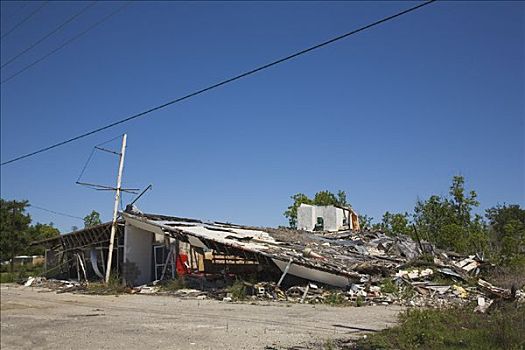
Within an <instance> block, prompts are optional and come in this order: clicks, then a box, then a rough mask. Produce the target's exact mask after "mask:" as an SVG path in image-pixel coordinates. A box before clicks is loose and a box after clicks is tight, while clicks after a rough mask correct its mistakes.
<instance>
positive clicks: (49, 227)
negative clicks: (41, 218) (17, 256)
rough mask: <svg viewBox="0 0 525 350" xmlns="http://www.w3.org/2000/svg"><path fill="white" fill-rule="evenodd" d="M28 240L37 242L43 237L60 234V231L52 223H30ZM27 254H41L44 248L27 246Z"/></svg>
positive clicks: (47, 237) (52, 236)
mask: <svg viewBox="0 0 525 350" xmlns="http://www.w3.org/2000/svg"><path fill="white" fill-rule="evenodd" d="M27 232H28V239H29V242H38V241H42V240H44V239H49V238H54V237H58V236H60V231H59V230H58V229H57V228H56V227H54V226H53V223H52V222H51V223H49V224H41V223H37V224H36V225H31V226H30V227H29V229H28V231H27ZM28 254H29V255H43V254H44V248H42V247H38V246H32V247H28Z"/></svg>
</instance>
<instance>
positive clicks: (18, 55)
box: [0, 1, 96, 68]
mask: <svg viewBox="0 0 525 350" xmlns="http://www.w3.org/2000/svg"><path fill="white" fill-rule="evenodd" d="M95 4H96V1H93V2H91V3H89V4H88V5H87V6H84V7H83V8H82V9H80V11H78V12H76V13H75V14H73V16H71V17H69V18H68V19H67V20H66V21H65V22H63V23H62V24H60V25H59V26H58V27H56V28H55V29H53V30H52V31H50V32H49V33H47V34H46V35H44V36H43V37H41V38H40V39H38V40H37V41H35V42H34V43H32V44H31V45H29V46H28V47H27V48H25V49H24V50H22V51H20V52H19V53H18V54H16V55H15V56H13V57H11V58H10V59H9V60H8V61H7V62H5V63H4V64H3V65H2V66H0V68H4V67H5V66H7V65H8V64H10V63H11V62H13V61H14V60H16V59H17V58H18V57H20V56H22V55H23V54H25V53H26V52H27V51H29V50H31V49H32V48H33V47H35V46H37V45H38V44H40V43H41V42H43V41H44V40H46V39H47V38H49V37H50V36H51V35H53V34H55V33H56V32H58V31H60V30H61V29H62V28H64V27H65V26H67V25H68V24H69V23H71V22H72V21H73V20H74V19H75V18H77V17H78V16H80V15H81V14H83V13H84V12H86V11H87V10H88V9H90V8H91V7H93V6H94V5H95Z"/></svg>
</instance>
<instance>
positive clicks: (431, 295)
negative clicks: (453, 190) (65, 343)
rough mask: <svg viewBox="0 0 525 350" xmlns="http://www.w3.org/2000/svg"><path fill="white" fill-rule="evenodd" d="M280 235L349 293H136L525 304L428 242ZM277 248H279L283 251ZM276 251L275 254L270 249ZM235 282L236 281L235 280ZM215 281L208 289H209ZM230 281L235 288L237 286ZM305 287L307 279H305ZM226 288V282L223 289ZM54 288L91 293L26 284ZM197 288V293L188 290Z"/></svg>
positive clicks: (320, 288) (326, 289)
mask: <svg viewBox="0 0 525 350" xmlns="http://www.w3.org/2000/svg"><path fill="white" fill-rule="evenodd" d="M299 232H300V231H287V230H273V231H270V230H269V233H271V235H272V237H273V238H275V240H276V242H278V243H276V244H277V246H278V249H279V251H280V254H281V255H283V254H284V255H286V256H287V257H289V258H290V261H292V259H293V263H294V264H297V263H299V264H300V263H301V262H302V261H303V262H305V265H304V266H306V265H308V266H312V265H316V266H318V267H319V269H323V270H325V271H326V270H328V271H331V272H333V271H339V272H344V275H345V276H347V277H349V279H348V281H349V282H348V285H347V286H346V288H337V287H334V286H329V285H326V284H321V283H318V282H315V281H308V280H303V281H304V282H299V283H297V282H296V281H294V284H292V285H290V283H288V284H285V283H283V285H281V282H283V278H284V275H285V274H283V276H281V279H280V281H279V282H277V283H276V282H275V281H259V282H257V283H248V282H242V283H243V286H242V290H243V293H244V294H243V296H242V298H239V297H238V296H234V295H233V294H232V293H231V292H229V290H228V287H227V283H225V281H226V279H224V278H225V276H223V277H224V278H223V279H221V278H220V276H215V277H214V278H212V279H210V280H206V278H205V277H202V276H192V275H187V276H185V277H184V279H185V280H186V284H185V285H184V286H183V287H184V288H180V289H177V288H171V289H169V288H163V282H161V281H154V282H153V283H152V284H151V285H143V286H139V287H134V288H128V289H127V290H126V291H127V292H129V293H138V294H169V295H174V296H177V297H183V298H188V297H189V298H197V299H201V300H202V299H205V298H211V299H218V300H222V301H224V302H233V301H236V300H237V299H245V300H267V301H287V302H294V303H309V304H316V303H324V304H335V305H355V306H360V305H389V304H398V305H405V306H415V307H447V306H451V305H462V304H466V303H477V307H476V311H477V312H486V310H487V309H488V308H489V307H490V306H491V305H492V303H493V302H494V300H496V299H507V300H508V299H516V300H518V301H521V302H525V291H524V290H523V286H520V287H521V289H519V288H517V289H516V290H513V291H511V290H508V289H504V288H499V287H496V286H494V285H492V284H490V283H489V282H487V281H485V280H483V279H481V278H479V276H480V274H481V272H482V270H483V269H484V268H485V267H486V266H489V265H490V264H488V263H487V262H486V261H484V259H483V258H482V257H480V256H477V255H470V256H467V257H465V256H460V255H458V254H456V253H453V252H446V251H440V250H438V249H436V248H435V247H433V246H432V245H431V244H429V243H427V242H417V243H416V242H415V241H413V240H412V239H411V238H409V237H408V236H403V235H399V236H395V237H390V236H387V235H385V234H383V233H381V232H368V231H365V232H359V233H357V232H337V233H328V232H321V233H315V234H314V233H304V234H303V233H299ZM276 249H277V248H276ZM270 250H271V249H270ZM233 278H234V280H235V276H233ZM204 280H206V281H205V282H206V283H207V284H206V286H205V283H204V282H203V281H204ZM231 281H232V280H231V279H230V281H229V282H230V284H231ZM299 281H300V279H299ZM190 282H191V283H190ZM219 282H220V283H219ZM24 285H25V286H26V287H28V286H42V287H47V288H50V289H53V290H57V291H58V292H65V291H75V292H87V291H88V290H89V288H87V285H86V284H85V283H83V284H81V283H79V282H72V281H62V280H51V279H49V280H46V279H45V278H43V277H30V278H28V279H27V280H26V281H25V284H24ZM186 286H189V287H195V288H186Z"/></svg>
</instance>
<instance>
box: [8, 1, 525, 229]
mask: <svg viewBox="0 0 525 350" xmlns="http://www.w3.org/2000/svg"><path fill="white" fill-rule="evenodd" d="M39 4H40V2H30V3H28V4H27V5H25V6H24V7H22V4H21V3H19V2H12V1H3V2H2V3H1V10H2V13H1V18H2V23H1V30H2V33H5V32H6V31H7V30H9V29H10V28H11V27H12V26H14V25H15V24H16V23H17V22H18V21H20V20H21V19H22V18H23V17H24V16H26V15H27V14H28V13H30V11H31V10H32V9H34V8H36V7H37V6H39ZM414 4H415V3H414V2H195V3H190V2H134V3H132V4H131V5H130V6H128V7H127V8H125V9H124V10H123V11H121V12H120V13H118V14H117V15H115V16H114V17H112V18H111V19H110V20H108V21H107V22H105V23H103V24H101V25H100V26H98V27H97V28H96V29H94V30H92V31H90V32H89V33H87V34H86V35H84V36H83V37H82V38H81V39H79V40H77V41H75V42H74V43H72V44H71V45H69V46H67V47H66V48H65V49H63V50H60V51H59V52H57V53H56V54H54V55H52V56H50V57H49V58H48V59H46V60H44V61H43V62H41V63H39V64H37V65H35V66H34V67H32V68H30V69H28V70H27V71H26V72H24V73H22V74H20V75H19V76H17V77H16V78H14V79H12V80H10V81H9V82H6V83H5V84H2V85H1V157H2V161H6V160H8V159H11V158H13V157H16V156H18V155H21V154H23V153H27V152H30V151H33V150H35V149H38V148H40V147H43V146H47V145H49V144H52V143H55V142H58V141H62V140H64V139H66V138H69V137H71V136H75V135H77V134H80V133H83V132H85V131H88V130H90V129H93V128H96V127H99V126H102V125H105V124H107V123H110V122H112V121H115V120H117V119H121V118H123V117H126V116H128V115H130V114H134V113H137V112H140V111H142V110H145V109H147V108H150V107H153V106H155V105H158V104H161V103H163V102H165V101H167V100H170V99H172V98H176V97H179V96H182V95H184V94H186V93H189V92H192V91H193V90H196V89H200V88H202V87H205V86H207V85H209V84H211V83H215V82H217V81H219V80H222V79H225V78H228V77H230V76H232V75H236V74H238V73H241V72H243V71H245V70H248V69H251V68H254V67H256V66H258V65H261V64H264V63H267V62H269V61H272V60H274V59H277V58H280V57H281V56H285V55H288V54H290V53H292V52H294V51H297V50H300V49H303V48H305V47H308V46H311V45H313V44H316V43H318V42H320V41H324V40H326V39H329V38H331V37H333V36H336V35H339V34H342V33H344V32H347V31H350V30H352V29H355V28H357V27H359V26H362V25H365V24H368V23H370V22H373V21H375V20H377V19H380V18H382V17H385V16H387V15H390V14H393V13H395V12H398V11H400V10H402V9H405V8H408V7H411V6H414ZM85 5H86V3H80V2H51V3H49V4H48V5H46V6H45V7H44V8H43V9H42V10H41V11H39V12H38V13H37V14H36V15H35V16H33V17H32V18H31V19H30V20H28V21H27V22H26V23H25V24H24V25H22V26H20V27H19V28H17V29H16V30H15V31H13V32H12V33H10V34H9V35H8V36H6V37H5V38H4V39H2V41H1V59H2V62H6V60H8V59H9V58H11V57H12V56H14V55H16V54H17V53H18V52H20V51H21V50H23V49H24V48H25V47H27V46H28V45H29V44H31V43H32V42H34V41H35V40H37V39H38V38H40V37H41V36H42V35H44V34H45V33H47V32H48V31H50V30H52V29H53V28H54V27H55V26H57V25H59V24H60V23H62V22H63V21H64V20H65V19H66V18H68V17H69V16H71V15H72V14H73V13H74V12H75V11H78V10H79V9H80V8H82V7H83V6H85ZM119 6H121V3H116V2H105V3H97V4H96V5H95V6H94V7H92V8H90V9H89V10H88V11H87V12H86V13H85V14H83V15H82V16H81V17H79V18H78V19H77V20H75V21H74V22H72V23H71V24H70V25H68V26H67V27H65V28H64V30H63V31H61V32H59V33H57V34H56V35H54V36H52V37H51V38H50V39H48V40H46V41H45V42H43V43H42V44H40V45H38V46H37V47H35V48H34V49H33V50H31V51H29V52H28V53H26V54H25V55H23V56H21V57H20V58H19V59H17V60H16V61H15V62H13V63H12V64H10V65H8V66H6V67H5V68H4V69H2V70H1V74H2V80H3V79H5V78H6V77H8V76H9V75H11V74H13V73H14V72H16V71H17V70H19V69H21V68H23V67H24V66H25V65H26V64H28V63H30V62H32V61H33V60H35V59H37V58H39V57H41V56H42V55H44V54H46V53H47V52H49V51H50V50H52V49H54V48H55V47H57V46H59V45H60V44H61V43H62V42H63V41H65V40H67V39H68V38H70V37H72V36H74V35H76V33H78V32H80V31H82V30H84V29H85V28H87V27H88V26H90V25H91V24H92V23H94V22H95V21H97V20H98V19H100V18H101V17H103V16H104V15H105V14H108V13H110V12H111V11H112V10H114V9H116V8H117V7H119ZM124 132H126V133H127V134H128V146H129V147H128V149H127V155H126V162H125V169H124V185H125V186H127V187H141V188H144V187H145V186H147V185H148V184H150V183H151V184H153V190H152V191H150V192H149V193H148V194H147V195H145V196H144V197H143V198H142V199H141V200H140V201H139V203H138V204H139V207H141V208H142V209H143V210H144V211H147V212H155V213H165V214H172V215H179V216H188V217H196V218H203V219H215V220H222V221H230V222H238V223H244V224H251V225H262V226H277V225H284V224H286V219H285V218H284V217H283V216H282V212H283V211H284V210H285V209H286V207H287V206H288V205H289V204H290V196H291V195H292V194H294V193H297V192H303V193H306V194H308V195H312V196H313V194H314V193H315V192H316V191H319V190H325V189H326V190H330V191H334V192H335V191H337V190H339V189H341V190H345V191H346V192H347V194H348V198H349V200H350V202H351V204H352V205H353V206H354V207H355V208H356V209H357V210H358V212H360V213H366V214H368V215H371V216H373V217H374V218H376V219H379V218H380V217H381V215H382V214H383V213H384V212H385V211H386V210H389V211H391V212H392V211H393V212H398V211H411V210H412V209H413V207H414V204H415V201H416V200H417V199H418V198H427V197H428V196H429V195H431V194H446V193H447V191H448V187H449V185H450V182H451V178H452V176H454V175H456V174H461V175H463V176H465V177H466V180H467V188H468V189H474V190H476V191H477V192H478V195H479V200H480V202H481V209H484V208H488V207H491V206H494V205H496V204H498V203H504V202H506V203H518V204H521V205H522V206H523V205H525V165H524V164H525V4H524V3H523V2H451V1H443V2H437V3H434V4H431V5H429V6H426V7H424V8H422V9H420V10H417V11H416V12H413V13H410V14H408V15H406V16H403V17H401V18H398V19H395V20H393V21H391V22H388V23H386V24H383V25H381V26H378V27H375V28H373V29H371V30H369V31H366V32H363V33H360V34H358V35H355V36H352V37H350V38H348V39H346V40H343V41H340V42H338V43H336V44H334V45H331V46H329V47H326V48H323V49H320V50H318V51H315V52H313V53H310V54H308V55H305V56H302V57H300V58H298V59H296V60H293V61H290V62H287V63H284V64H282V65H279V66H276V67H273V68H271V69H269V70H267V71H264V72H261V73H259V74H257V75H254V76H252V77H249V78H246V79H243V80H241V81H238V82H236V83H234V84H231V85H228V86H224V87H222V88H220V89H217V90H214V91H212V92H209V93H206V94H204V95H201V96H198V97H195V98H193V99H190V100H187V101H185V102H182V103H180V104H177V105H174V106H172V107H169V108H166V109H164V110H162V111H158V112H155V113H153V114H151V115H149V117H147V118H143V119H138V120H135V121H132V122H130V123H127V124H124V125H121V126H119V127H116V128H113V129H110V130H106V131H104V132H101V133H99V134H96V135H94V136H92V137H89V138H85V139H83V140H81V141H79V142H76V143H72V144H69V145H67V146H64V147H61V148H58V149H55V150H52V151H49V152H46V153H43V154H40V155H38V156H35V157H32V158H28V159H25V160H21V161H19V162H16V163H13V164H9V165H6V166H3V167H2V168H1V195H2V198H6V199H28V200H29V201H30V203H33V204H35V205H38V206H42V207H46V208H49V209H52V210H55V211H59V212H65V213H69V214H72V215H76V216H80V217H83V216H85V215H86V214H87V213H89V212H90V211H91V210H92V209H95V210H97V211H99V212H100V213H101V214H102V218H103V219H105V220H109V219H110V217H111V211H112V206H113V194H112V193H107V192H99V191H93V190H89V189H87V188H84V187H80V186H78V185H75V180H76V179H77V177H78V175H79V173H80V171H81V169H82V166H83V165H84V163H85V161H86V159H87V157H88V156H89V154H90V152H91V149H92V147H93V146H94V145H95V144H98V143H101V142H104V141H106V140H109V139H111V138H113V137H115V136H117V135H120V134H122V133H124ZM107 146H108V147H113V149H118V144H117V142H113V143H110V144H108V145H107ZM116 170H117V163H116V159H115V158H114V157H112V156H111V155H109V154H104V153H100V152H99V153H97V154H96V155H95V157H94V159H93V161H92V162H91V163H90V165H89V167H88V169H87V170H86V173H85V174H84V177H83V180H85V181H87V182H97V183H102V184H108V185H112V184H113V183H114V182H115V175H116ZM124 199H125V201H127V200H129V199H130V196H129V195H126V196H125V197H124ZM30 213H31V215H32V217H33V219H34V221H39V222H50V221H52V222H54V223H55V224H56V225H57V226H58V227H59V228H60V229H61V230H62V231H63V232H67V231H68V230H69V229H70V228H71V226H72V225H77V226H82V222H81V221H78V220H75V219H71V218H67V217H61V216H55V215H53V214H50V213H46V212H43V211H40V210H37V209H30Z"/></svg>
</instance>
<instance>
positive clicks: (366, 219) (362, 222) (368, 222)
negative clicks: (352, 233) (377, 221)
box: [359, 214, 375, 230]
mask: <svg viewBox="0 0 525 350" xmlns="http://www.w3.org/2000/svg"><path fill="white" fill-rule="evenodd" d="M373 220H374V218H373V217H371V216H368V215H366V214H363V215H359V227H360V228H361V230H369V229H371V228H375V227H374V225H372V221H373Z"/></svg>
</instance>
